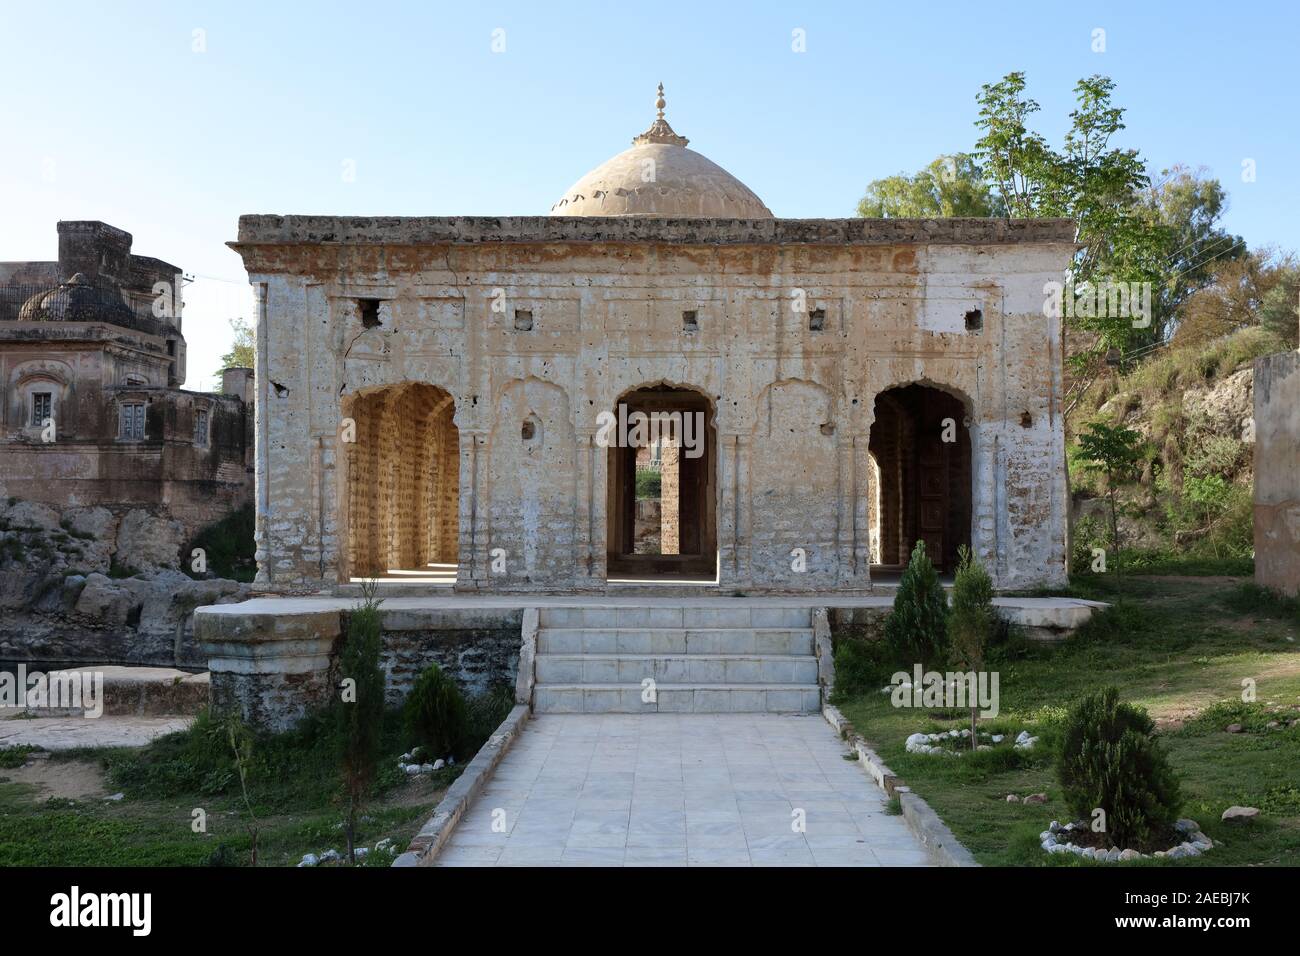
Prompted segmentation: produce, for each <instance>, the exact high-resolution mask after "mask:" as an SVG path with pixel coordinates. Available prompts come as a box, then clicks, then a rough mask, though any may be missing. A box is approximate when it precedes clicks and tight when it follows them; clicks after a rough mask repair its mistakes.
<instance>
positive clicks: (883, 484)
mask: <svg viewBox="0 0 1300 956" xmlns="http://www.w3.org/2000/svg"><path fill="white" fill-rule="evenodd" d="M969 414H970V413H969V411H968V409H967V407H966V405H965V403H964V402H963V401H962V400H961V399H960V398H958V397H956V396H955V395H952V394H949V393H948V392H945V391H943V390H941V389H938V388H932V387H930V386H927V385H917V384H913V385H903V386H899V387H897V388H890V389H886V390H885V391H883V392H881V393H880V394H879V395H877V396H876V407H875V420H874V422H873V424H872V426H871V437H870V439H869V443H868V450H869V452H870V455H871V459H872V462H873V469H872V470H873V473H874V474H873V477H875V479H876V480H875V482H873V501H871V502H869V508H868V512H869V514H870V516H871V529H870V534H871V542H872V554H871V560H872V565H873V567H872V572H871V576H872V579H873V580H882V579H883V580H887V579H888V578H889V577H890V576H891V574H894V573H897V572H901V571H902V569H903V568H904V567H905V566H906V565H907V562H908V559H909V558H910V557H911V554H912V549H913V547H914V546H915V545H916V542H917V541H918V540H920V539H924V540H925V550H926V554H927V555H929V557H930V560H931V561H932V562H934V565H935V567H936V568H938V569H939V570H940V572H942V573H947V574H951V573H952V572H953V571H954V570H955V569H956V566H957V549H958V548H959V547H960V546H961V545H963V544H965V545H969V544H970V540H971V513H972V509H971V441H970V427H969V419H968V416H969Z"/></svg>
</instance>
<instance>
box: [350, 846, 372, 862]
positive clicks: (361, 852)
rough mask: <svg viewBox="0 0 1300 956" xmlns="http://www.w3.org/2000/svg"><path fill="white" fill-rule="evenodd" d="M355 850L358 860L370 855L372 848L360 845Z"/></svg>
mask: <svg viewBox="0 0 1300 956" xmlns="http://www.w3.org/2000/svg"><path fill="white" fill-rule="evenodd" d="M354 852H355V853H356V855H357V859H358V860H364V859H365V858H366V857H368V856H369V855H370V848H369V847H365V846H359V847H357V848H356V850H355V851H354Z"/></svg>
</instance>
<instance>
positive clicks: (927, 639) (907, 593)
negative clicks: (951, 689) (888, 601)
mask: <svg viewBox="0 0 1300 956" xmlns="http://www.w3.org/2000/svg"><path fill="white" fill-rule="evenodd" d="M885 643H886V644H887V645H888V646H889V650H890V653H891V654H893V655H894V659H895V661H896V662H898V663H900V664H909V665H910V664H921V665H922V666H923V667H926V668H928V667H930V666H933V665H937V664H939V663H942V661H943V658H944V657H945V654H946V652H947V645H948V599H947V597H946V595H945V594H944V593H943V586H942V585H941V584H940V583H939V575H938V573H937V572H936V571H935V570H934V565H933V564H931V563H930V559H929V558H928V557H926V555H925V542H924V541H918V542H916V547H915V548H913V549H912V558H911V560H910V561H908V562H907V570H906V571H904V572H903V578H902V580H901V581H900V582H899V585H898V593H897V594H896V595H894V610H893V612H892V613H891V614H890V615H889V617H888V618H886V619H885Z"/></svg>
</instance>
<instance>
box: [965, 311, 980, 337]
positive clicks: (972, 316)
mask: <svg viewBox="0 0 1300 956" xmlns="http://www.w3.org/2000/svg"><path fill="white" fill-rule="evenodd" d="M982 328H984V312H983V310H981V309H971V310H970V311H969V312H967V313H966V331H967V332H978V331H979V330H980V329H982Z"/></svg>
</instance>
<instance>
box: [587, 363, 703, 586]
mask: <svg viewBox="0 0 1300 956" xmlns="http://www.w3.org/2000/svg"><path fill="white" fill-rule="evenodd" d="M711 418H712V409H711V407H710V405H709V400H708V398H707V397H706V396H704V395H702V394H700V393H699V392H696V391H692V390H691V389H683V388H675V387H672V386H668V385H662V386H653V387H649V388H639V389H636V390H635V391H632V392H628V393H627V394H625V395H623V396H622V397H621V398H620V399H619V401H618V404H617V405H616V406H615V408H614V410H613V413H612V418H610V419H607V420H606V423H605V424H606V426H607V427H606V428H604V429H603V430H602V432H603V434H602V435H601V436H600V437H599V440H601V441H602V442H604V443H605V444H607V446H608V448H609V486H608V496H607V502H606V505H607V507H606V514H607V520H608V522H609V524H608V529H607V537H606V542H607V548H606V556H605V557H606V568H607V572H608V576H609V578H610V579H611V580H620V579H624V580H634V581H641V580H673V581H681V580H704V581H714V580H716V578H717V573H718V533H717V509H716V505H715V498H716V491H717V486H716V478H715V471H716V468H715V464H714V461H715V459H716V456H717V450H716V438H715V435H714V429H713V424H712V421H711Z"/></svg>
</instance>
